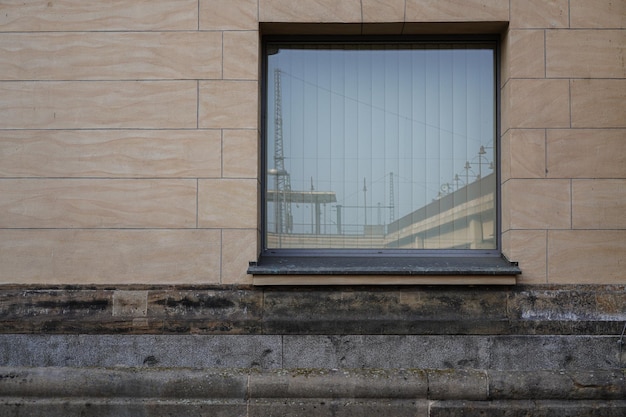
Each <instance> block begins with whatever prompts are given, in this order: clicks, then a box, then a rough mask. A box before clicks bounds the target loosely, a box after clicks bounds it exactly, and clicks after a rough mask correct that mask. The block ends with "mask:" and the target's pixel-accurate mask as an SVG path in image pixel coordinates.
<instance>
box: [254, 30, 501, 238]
mask: <svg viewBox="0 0 626 417" xmlns="http://www.w3.org/2000/svg"><path fill="white" fill-rule="evenodd" d="M267 51H268V57H267V58H268V59H267V62H268V64H267V65H268V67H267V103H266V115H267V120H266V132H265V138H266V167H267V172H266V173H265V174H266V176H265V186H266V190H265V200H266V201H265V204H266V210H265V213H266V218H265V227H264V230H265V233H266V235H265V237H266V239H265V241H266V247H267V248H268V249H272V248H321V249H330V248H345V249H360V248H361V249H496V239H495V233H496V195H495V194H496V175H495V163H496V160H495V135H496V119H495V118H496V100H495V94H496V92H495V50H494V47H493V46H492V45H483V44H449V43H448V44H445V43H442V44H432V43H426V44H403V43H396V44H394V43H390V44H366V45H364V44H341V45H337V44H317V45H315V46H311V45H303V44H272V45H268V48H267Z"/></svg>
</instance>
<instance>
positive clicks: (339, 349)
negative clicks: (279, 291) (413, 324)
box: [283, 335, 489, 369]
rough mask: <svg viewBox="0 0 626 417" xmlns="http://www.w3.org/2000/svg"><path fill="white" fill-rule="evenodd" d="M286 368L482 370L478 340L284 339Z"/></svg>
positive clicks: (485, 343) (485, 354)
mask: <svg viewBox="0 0 626 417" xmlns="http://www.w3.org/2000/svg"><path fill="white" fill-rule="evenodd" d="M283 345H284V346H283V361H284V362H283V366H284V367H285V368H331V369H332V368H421V369H450V368H468V369H469V368H471V369H485V368H486V367H487V365H488V362H489V338H486V337H479V336H375V335H368V336H284V342H283Z"/></svg>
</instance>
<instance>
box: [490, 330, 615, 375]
mask: <svg viewBox="0 0 626 417" xmlns="http://www.w3.org/2000/svg"><path fill="white" fill-rule="evenodd" d="M491 339H492V343H491V346H490V348H489V349H490V361H489V362H490V363H489V366H488V368H489V369H503V370H542V369H544V370H545V369H568V370H574V369H581V370H584V369H614V368H619V366H620V364H619V345H618V343H617V340H618V337H617V336H548V335H545V336H544V335H542V336H493V337H492V338H491Z"/></svg>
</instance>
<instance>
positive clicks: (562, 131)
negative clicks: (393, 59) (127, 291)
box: [0, 0, 626, 284]
mask: <svg viewBox="0 0 626 417" xmlns="http://www.w3.org/2000/svg"><path fill="white" fill-rule="evenodd" d="M260 22H261V23H263V30H265V31H274V32H277V33H280V32H292V31H294V30H298V31H306V32H307V33H353V34H360V33H364V34H369V33H386V34H411V33H455V32H456V33H480V32H492V33H493V32H499V33H502V39H503V44H502V161H501V170H502V182H503V184H502V187H503V199H502V206H503V207H502V210H503V213H502V216H503V244H504V250H505V253H506V254H507V255H508V256H509V257H510V258H511V259H514V260H518V261H520V266H521V268H522V270H523V271H524V273H523V275H522V276H521V277H520V280H519V281H520V282H523V283H546V282H548V283H610V282H620V283H624V282H626V273H624V272H623V269H624V266H625V260H626V214H624V213H626V63H625V60H626V50H625V49H626V30H625V27H626V1H625V0H612V1H608V0H595V1H593V2H590V1H588V0H308V1H294V0H115V1H98V2H95V1H94V2H89V1H82V0H52V1H41V0H20V1H17V0H5V1H2V3H1V4H0V283H37V284H79V283H82V284H87V283H93V284H125V283H156V284H174V283H189V284H200V283H201V284H218V283H224V284H231V283H239V284H244V283H250V282H251V277H250V276H248V275H247V274H246V272H245V271H246V268H247V265H248V261H250V260H254V259H255V257H256V253H257V246H258V223H259V222H258V200H257V199H258V197H257V196H258V187H259V182H258V140H259V132H258V128H259V122H258V117H259V97H258V96H259V23H260ZM289 23H292V24H293V23H298V25H295V26H294V25H289ZM319 23H325V25H319Z"/></svg>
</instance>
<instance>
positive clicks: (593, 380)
mask: <svg viewBox="0 0 626 417" xmlns="http://www.w3.org/2000/svg"><path fill="white" fill-rule="evenodd" d="M488 375H489V394H490V397H491V399H495V400H501V399H512V400H517V399H529V398H532V399H537V400H539V399H543V400H550V399H561V400H563V399H569V400H620V399H624V398H626V382H625V380H626V378H625V377H624V373H623V372H622V371H620V370H594V371H564V370H549V371H548V370H543V371H542V370H535V371H488Z"/></svg>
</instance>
